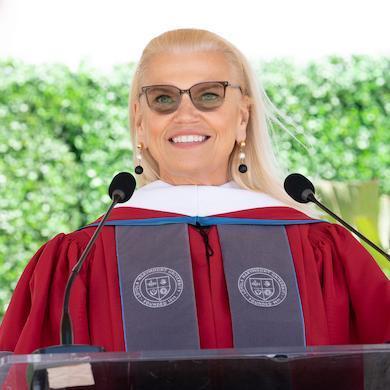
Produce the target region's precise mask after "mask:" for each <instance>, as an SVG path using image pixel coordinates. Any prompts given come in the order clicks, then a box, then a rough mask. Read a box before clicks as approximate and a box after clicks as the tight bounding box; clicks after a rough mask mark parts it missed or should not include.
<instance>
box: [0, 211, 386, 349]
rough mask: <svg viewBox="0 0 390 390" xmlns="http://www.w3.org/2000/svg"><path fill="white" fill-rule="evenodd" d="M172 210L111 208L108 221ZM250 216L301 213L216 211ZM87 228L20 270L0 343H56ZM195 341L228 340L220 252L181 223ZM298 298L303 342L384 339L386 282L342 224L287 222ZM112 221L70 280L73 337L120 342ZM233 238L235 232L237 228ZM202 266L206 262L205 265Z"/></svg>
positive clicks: (216, 343) (211, 344) (214, 238)
mask: <svg viewBox="0 0 390 390" xmlns="http://www.w3.org/2000/svg"><path fill="white" fill-rule="evenodd" d="M167 216H168V217H177V216H179V215H178V214H173V213H166V212H158V211H151V210H145V209H136V208H126V207H119V208H116V209H114V211H113V213H112V215H111V217H110V220H124V219H144V218H157V217H167ZM218 216H219V217H233V218H234V217H235V218H252V219H279V220H280V219H283V220H302V219H310V218H309V217H307V216H306V215H304V214H303V213H301V212H299V211H297V210H294V209H290V208H287V207H267V208H258V209H252V210H243V211H236V212H233V213H227V214H220V215H218ZM94 229H95V227H87V228H85V229H82V230H79V231H76V232H73V233H70V234H59V235H57V236H56V237H54V238H53V239H52V240H50V241H49V242H48V243H46V244H45V245H43V246H42V247H41V248H40V249H39V251H38V252H37V253H36V254H35V256H34V257H33V258H32V259H31V261H30V262H29V264H28V265H27V267H26V269H25V270H24V272H23V274H22V276H21V278H20V280H19V282H18V285H17V287H16V289H15V292H14V295H13V297H12V300H11V303H10V305H9V308H8V310H7V313H6V315H5V317H4V320H3V323H2V325H1V328H0V350H8V351H15V352H16V353H30V352H32V351H34V350H35V349H37V348H40V347H45V346H50V345H55V344H58V343H59V326H60V318H61V309H62V304H63V296H64V290H65V285H66V282H67V279H68V276H69V274H70V271H71V269H72V267H73V266H74V264H75V263H76V261H77V259H78V257H79V256H80V254H81V252H82V250H83V249H84V247H85V246H86V244H87V242H88V240H89V239H90V237H91V236H92V234H93V231H94ZM188 231H189V240H190V250H191V257H192V268H193V278H194V287H195V297H196V306H197V315H198V328H199V337H200V342H201V348H229V347H232V346H233V338H232V326H231V317H230V311H229V303H228V296H227V289H226V283H225V276H224V271H223V265H222V262H223V259H222V255H221V248H220V243H219V238H218V231H217V229H216V227H215V226H214V227H211V228H210V229H209V232H208V235H209V236H208V237H209V244H210V246H211V248H212V250H213V252H214V253H213V256H212V257H211V261H210V263H208V262H207V259H206V253H205V246H204V241H203V239H202V236H201V234H200V233H199V230H197V229H196V228H195V227H193V226H189V227H188ZM286 232H287V236H288V240H289V243H290V248H291V253H292V257H293V261H294V266H295V271H296V276H297V281H298V288H299V293H300V297H301V302H302V309H303V316H304V325H305V335H306V343H307V345H329V344H354V343H359V344H360V343H361V344H366V343H369V344H373V343H383V342H385V341H387V340H390V314H389V313H390V311H389V307H390V281H389V280H388V279H387V278H386V276H385V275H384V274H383V273H382V271H381V270H380V268H379V267H378V265H377V264H376V262H375V261H374V260H373V259H372V257H371V256H370V254H369V253H368V252H367V251H366V250H365V249H364V248H363V247H362V246H361V245H360V244H359V242H358V241H357V240H356V239H355V238H354V237H353V236H352V235H351V234H350V233H349V232H348V231H347V230H346V229H344V228H343V227H341V226H339V225H335V224H330V223H326V222H319V223H311V224H294V225H288V226H286ZM114 235H115V231H114V227H113V226H106V227H105V228H104V229H103V231H102V233H101V235H100V237H99V239H98V241H97V242H96V244H95V246H94V248H93V249H92V251H91V253H90V254H89V256H88V258H87V260H86V262H85V264H84V266H83V268H82V270H81V272H80V275H79V277H78V278H77V279H76V281H75V284H74V286H73V290H72V294H71V298H70V312H71V315H72V321H73V330H74V337H75V343H79V344H94V345H99V346H103V347H104V348H105V350H106V351H124V350H125V343H124V334H123V325H122V313H121V300H120V292H119V281H118V269H117V258H116V248H115V236H114ZM237 239H238V240H239V237H237ZM209 267H210V269H209Z"/></svg>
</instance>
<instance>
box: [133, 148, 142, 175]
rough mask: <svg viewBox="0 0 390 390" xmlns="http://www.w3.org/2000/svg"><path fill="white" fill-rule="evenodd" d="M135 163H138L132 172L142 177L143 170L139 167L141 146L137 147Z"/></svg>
mask: <svg viewBox="0 0 390 390" xmlns="http://www.w3.org/2000/svg"><path fill="white" fill-rule="evenodd" d="M136 158H137V162H138V165H137V166H136V167H135V169H134V172H135V173H136V174H137V175H142V173H143V171H144V169H143V168H142V166H141V163H142V144H138V145H137V156H136Z"/></svg>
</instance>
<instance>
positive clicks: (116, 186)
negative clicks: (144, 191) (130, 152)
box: [108, 172, 136, 203]
mask: <svg viewBox="0 0 390 390" xmlns="http://www.w3.org/2000/svg"><path fill="white" fill-rule="evenodd" d="M135 186H136V181H135V178H134V176H133V175H132V174H131V173H129V172H120V173H118V174H117V175H115V177H114V178H113V179H112V182H111V184H110V187H109V188H108V195H109V196H110V198H111V199H112V198H113V196H115V195H119V198H120V199H119V200H118V203H124V202H127V201H128V200H129V199H130V198H131V196H132V195H133V193H134V190H135Z"/></svg>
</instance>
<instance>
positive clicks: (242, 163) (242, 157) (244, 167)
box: [238, 141, 248, 173]
mask: <svg viewBox="0 0 390 390" xmlns="http://www.w3.org/2000/svg"><path fill="white" fill-rule="evenodd" d="M244 148H245V141H241V142H240V153H239V155H238V157H239V159H240V165H239V166H238V170H239V171H240V172H241V173H245V172H246V171H247V170H248V166H247V165H246V164H245V152H244Z"/></svg>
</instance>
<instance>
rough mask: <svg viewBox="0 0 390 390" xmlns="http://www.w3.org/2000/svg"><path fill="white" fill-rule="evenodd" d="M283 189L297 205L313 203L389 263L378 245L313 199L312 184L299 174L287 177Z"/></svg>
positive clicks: (387, 257) (389, 258) (389, 257)
mask: <svg viewBox="0 0 390 390" xmlns="http://www.w3.org/2000/svg"><path fill="white" fill-rule="evenodd" d="M284 189H285V190H286V192H287V194H288V195H290V196H291V198H293V199H294V200H295V201H297V202H299V203H308V202H313V203H315V204H316V205H317V206H318V207H320V208H321V209H322V210H324V211H325V212H326V213H327V214H329V215H331V216H332V217H333V218H334V219H336V220H337V221H339V222H340V223H341V224H342V225H343V226H345V227H346V228H347V229H348V230H350V231H352V232H353V233H355V234H356V235H357V236H358V237H359V238H361V239H362V240H363V241H364V242H365V243H367V244H368V245H370V246H371V247H372V248H373V249H375V250H376V251H378V252H379V253H380V254H381V255H382V256H384V257H385V258H386V259H387V260H389V261H390V256H389V254H387V253H386V252H385V251H384V250H383V249H382V248H380V247H379V246H378V245H376V244H374V243H373V242H372V241H370V240H369V239H368V238H367V237H365V236H363V234H361V233H359V232H358V231H357V230H356V229H355V228H353V227H352V226H351V225H350V224H348V223H347V222H345V221H344V220H343V219H341V218H340V217H339V216H338V215H336V214H335V213H334V212H333V211H331V210H329V209H328V208H327V207H326V206H325V205H323V204H322V203H321V202H320V201H319V200H318V199H317V198H316V197H315V188H314V185H313V183H312V182H311V181H310V180H309V179H308V178H306V177H305V176H303V175H301V174H300V173H292V174H291V175H288V176H287V177H286V179H285V180H284Z"/></svg>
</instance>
